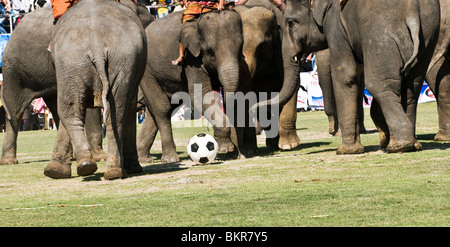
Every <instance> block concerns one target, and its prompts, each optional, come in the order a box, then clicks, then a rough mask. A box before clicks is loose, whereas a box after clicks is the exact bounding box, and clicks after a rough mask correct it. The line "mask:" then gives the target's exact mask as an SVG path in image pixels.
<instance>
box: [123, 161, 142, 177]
mask: <svg viewBox="0 0 450 247" xmlns="http://www.w3.org/2000/svg"><path fill="white" fill-rule="evenodd" d="M124 167H125V172H126V173H127V174H137V173H141V172H142V166H141V164H139V162H135V163H133V164H125V165H124Z"/></svg>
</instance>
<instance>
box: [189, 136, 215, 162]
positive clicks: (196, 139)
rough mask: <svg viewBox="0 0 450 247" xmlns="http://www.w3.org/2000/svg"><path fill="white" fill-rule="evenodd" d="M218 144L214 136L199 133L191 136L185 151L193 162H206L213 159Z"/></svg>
mask: <svg viewBox="0 0 450 247" xmlns="http://www.w3.org/2000/svg"><path fill="white" fill-rule="evenodd" d="M218 149H219V145H218V144H217V142H216V140H215V139H214V137H212V136H210V135H208V134H205V133H200V134H198V135H195V136H193V137H192V138H191V140H190V141H189V143H188V145H187V152H188V155H189V157H191V160H192V161H194V162H195V163H200V164H206V163H210V162H212V161H214V159H215V158H216V155H217V151H218Z"/></svg>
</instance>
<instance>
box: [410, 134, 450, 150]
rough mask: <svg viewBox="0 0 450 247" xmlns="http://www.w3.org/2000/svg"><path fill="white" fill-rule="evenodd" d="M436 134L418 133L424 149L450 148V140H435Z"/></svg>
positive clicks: (418, 138)
mask: <svg viewBox="0 0 450 247" xmlns="http://www.w3.org/2000/svg"><path fill="white" fill-rule="evenodd" d="M435 135H436V134H421V135H417V140H419V142H420V143H421V144H422V148H423V150H433V149H440V150H445V149H449V148H450V142H437V141H434V136H435Z"/></svg>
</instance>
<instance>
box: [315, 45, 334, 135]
mask: <svg viewBox="0 0 450 247" xmlns="http://www.w3.org/2000/svg"><path fill="white" fill-rule="evenodd" d="M316 63H317V74H318V76H319V86H320V89H321V90H322V95H323V107H324V110H325V114H326V115H327V117H328V133H329V134H330V135H333V136H335V135H338V131H339V121H338V117H337V111H336V100H335V97H334V90H333V81H332V78H331V67H330V52H329V50H328V49H327V50H322V51H318V52H316Z"/></svg>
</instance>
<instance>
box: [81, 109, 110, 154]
mask: <svg viewBox="0 0 450 247" xmlns="http://www.w3.org/2000/svg"><path fill="white" fill-rule="evenodd" d="M101 121H102V115H101V109H100V108H88V109H86V124H85V128H84V131H85V133H86V136H87V138H88V141H89V146H90V147H91V152H92V157H93V158H94V160H95V161H106V153H105V151H104V150H103V144H102V143H103V136H102V122H101Z"/></svg>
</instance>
